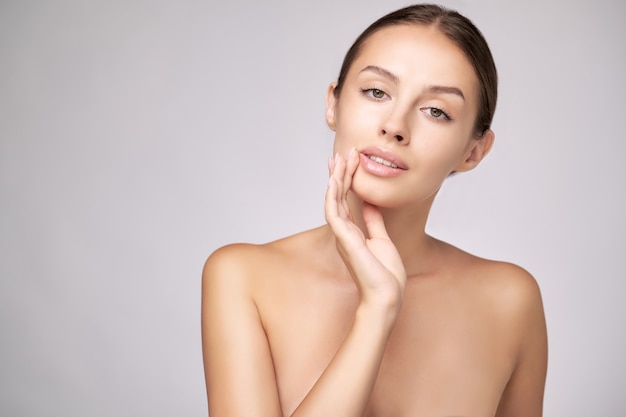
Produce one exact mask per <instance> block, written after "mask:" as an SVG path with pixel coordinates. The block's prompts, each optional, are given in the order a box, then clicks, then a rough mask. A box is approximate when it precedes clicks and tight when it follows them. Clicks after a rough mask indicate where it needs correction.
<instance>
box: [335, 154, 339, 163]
mask: <svg viewBox="0 0 626 417" xmlns="http://www.w3.org/2000/svg"><path fill="white" fill-rule="evenodd" d="M337 161H339V152H337V153H336V154H335V161H334V163H335V164H336V163H337Z"/></svg>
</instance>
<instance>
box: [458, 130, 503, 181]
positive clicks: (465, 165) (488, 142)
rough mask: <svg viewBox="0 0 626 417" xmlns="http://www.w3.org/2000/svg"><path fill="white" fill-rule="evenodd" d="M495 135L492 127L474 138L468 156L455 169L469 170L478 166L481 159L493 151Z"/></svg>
mask: <svg viewBox="0 0 626 417" xmlns="http://www.w3.org/2000/svg"><path fill="white" fill-rule="evenodd" d="M495 136H496V135H495V133H493V131H492V130H491V129H488V130H487V131H486V132H485V133H484V134H483V136H482V137H481V138H480V139H473V141H474V143H473V144H472V147H471V148H470V149H469V152H468V154H467V156H466V157H465V159H464V160H463V162H462V163H461V164H460V166H459V167H458V169H456V170H455V171H460V172H464V171H469V170H471V169H474V168H475V167H476V166H478V164H480V161H482V160H483V158H484V157H485V156H487V154H488V153H489V151H491V148H492V146H493V141H494V140H495Z"/></svg>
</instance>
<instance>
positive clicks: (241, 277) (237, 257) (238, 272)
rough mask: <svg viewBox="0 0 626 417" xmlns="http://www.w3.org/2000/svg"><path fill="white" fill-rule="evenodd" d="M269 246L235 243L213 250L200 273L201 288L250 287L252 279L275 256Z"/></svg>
mask: <svg viewBox="0 0 626 417" xmlns="http://www.w3.org/2000/svg"><path fill="white" fill-rule="evenodd" d="M274 253H275V250H274V249H273V247H272V245H271V244H261V245H257V244H250V243H235V244H230V245H226V246H223V247H221V248H219V249H217V250H215V251H214V252H213V253H212V254H211V255H210V256H209V257H208V259H207V260H206V262H205V264H204V268H203V271H202V282H203V287H207V286H213V287H215V286H220V287H222V286H229V287H232V286H239V287H240V288H242V286H245V287H250V285H251V283H252V278H253V277H254V276H255V275H256V273H257V272H258V271H260V270H263V269H265V268H267V265H270V264H271V261H270V259H271V258H272V257H273V256H275V254H274Z"/></svg>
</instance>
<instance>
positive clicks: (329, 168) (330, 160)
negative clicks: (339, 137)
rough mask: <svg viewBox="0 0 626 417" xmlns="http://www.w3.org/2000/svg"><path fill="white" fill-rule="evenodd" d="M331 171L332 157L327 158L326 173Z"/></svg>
mask: <svg viewBox="0 0 626 417" xmlns="http://www.w3.org/2000/svg"><path fill="white" fill-rule="evenodd" d="M332 170H333V158H332V156H329V157H328V171H329V172H330V171H332Z"/></svg>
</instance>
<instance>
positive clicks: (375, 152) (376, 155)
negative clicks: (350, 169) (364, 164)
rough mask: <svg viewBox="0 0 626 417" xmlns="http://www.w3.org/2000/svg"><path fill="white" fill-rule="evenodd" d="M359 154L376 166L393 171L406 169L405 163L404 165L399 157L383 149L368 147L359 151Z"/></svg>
mask: <svg viewBox="0 0 626 417" xmlns="http://www.w3.org/2000/svg"><path fill="white" fill-rule="evenodd" d="M360 152H361V154H363V155H365V156H366V157H367V158H369V159H370V160H372V161H374V162H376V163H378V164H381V165H384V166H387V167H390V168H394V169H402V170H407V169H408V166H407V165H406V163H404V161H402V159H400V157H399V156H397V155H395V154H394V153H393V152H391V151H390V150H387V149H385V148H379V147H368V148H364V149H361V151H360Z"/></svg>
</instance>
